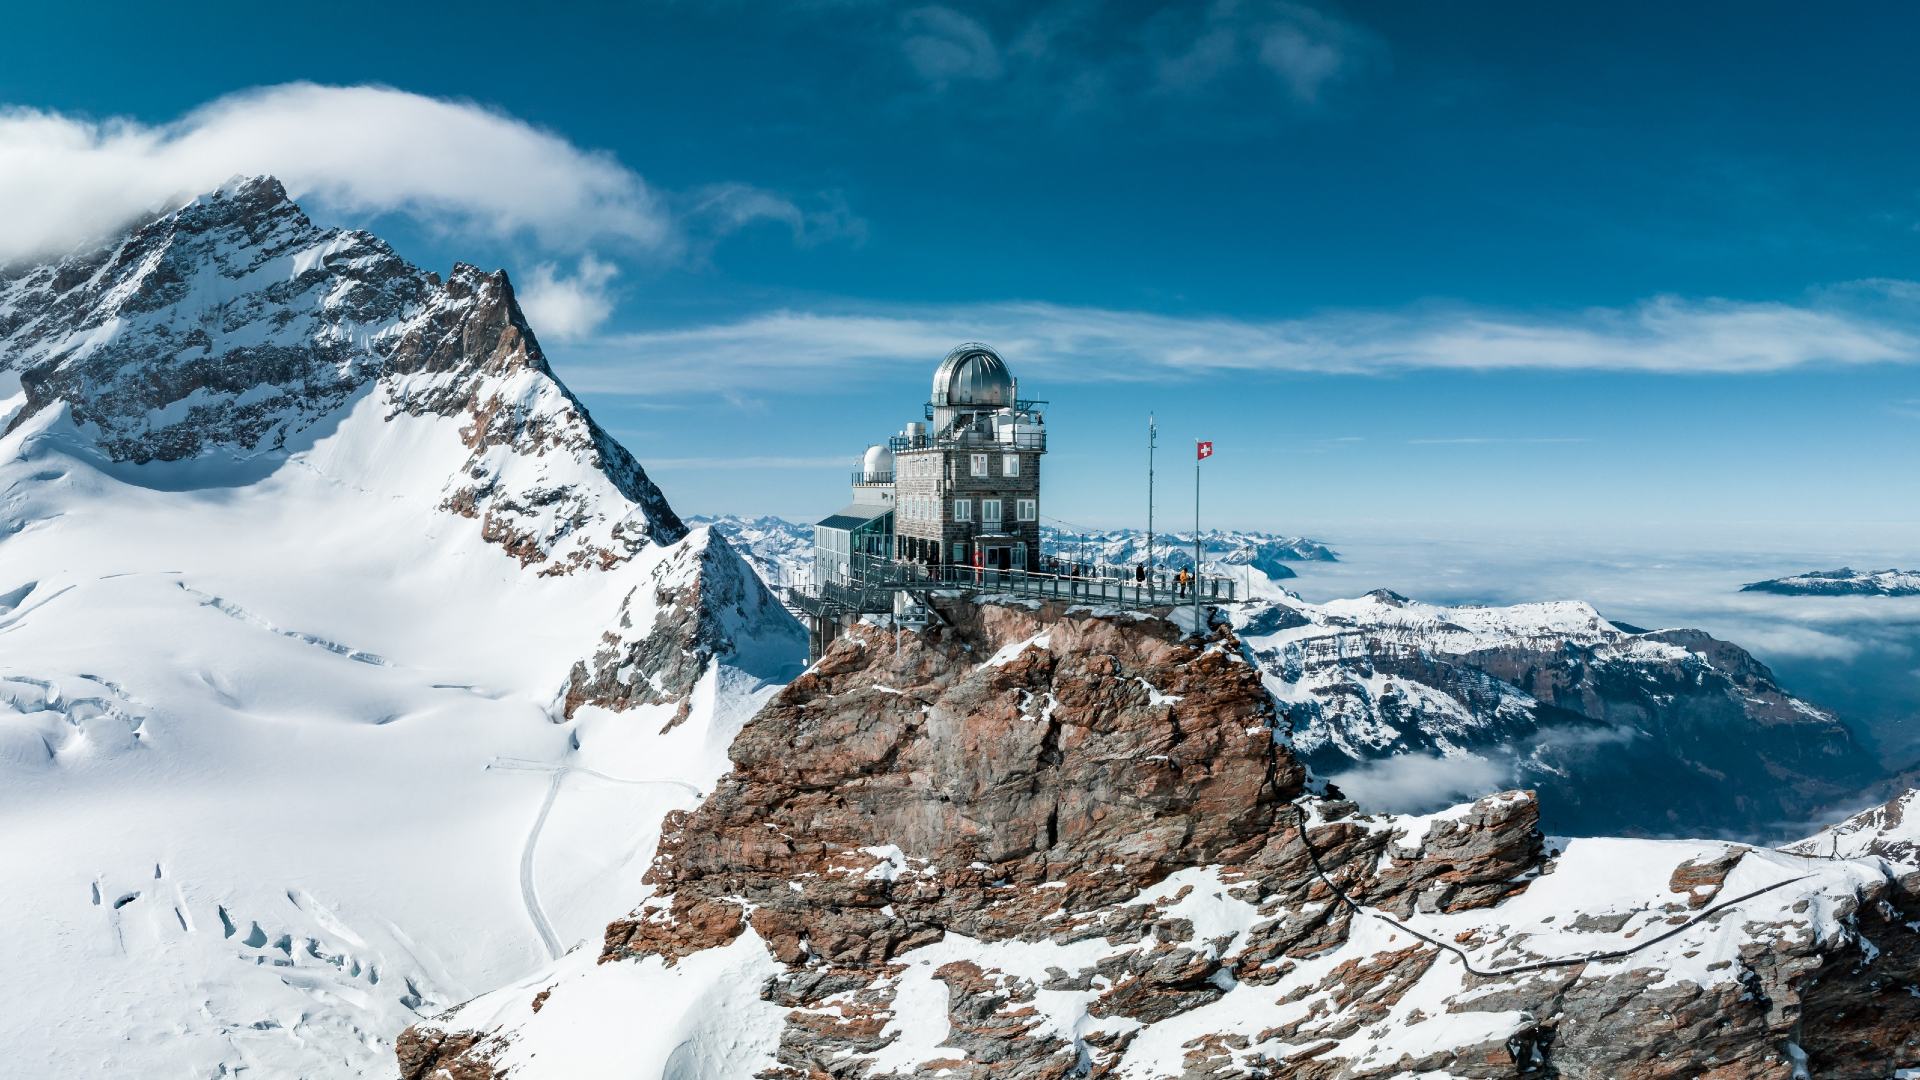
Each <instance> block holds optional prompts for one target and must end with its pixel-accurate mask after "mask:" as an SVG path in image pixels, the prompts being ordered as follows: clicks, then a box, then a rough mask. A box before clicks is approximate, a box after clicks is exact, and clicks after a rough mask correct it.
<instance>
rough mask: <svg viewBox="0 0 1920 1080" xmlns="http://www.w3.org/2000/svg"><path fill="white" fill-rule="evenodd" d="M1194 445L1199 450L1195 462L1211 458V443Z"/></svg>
mask: <svg viewBox="0 0 1920 1080" xmlns="http://www.w3.org/2000/svg"><path fill="white" fill-rule="evenodd" d="M1195 445H1196V446H1197V447H1199V450H1200V456H1199V458H1197V459H1196V460H1199V461H1205V460H1207V459H1208V458H1210V457H1212V456H1213V444H1212V443H1211V442H1203V443H1196V444H1195Z"/></svg>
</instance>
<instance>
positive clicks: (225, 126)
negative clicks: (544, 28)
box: [0, 83, 845, 264]
mask: <svg viewBox="0 0 1920 1080" xmlns="http://www.w3.org/2000/svg"><path fill="white" fill-rule="evenodd" d="M259 174H272V175H274V176H276V177H278V178H279V179H280V181H281V183H283V184H285V185H286V187H287V191H288V193H289V194H291V195H292V196H293V197H294V198H295V199H301V200H311V201H312V202H315V203H318V204H320V205H322V206H324V207H325V208H327V209H328V210H331V211H336V212H338V213H341V214H347V215H370V214H380V213H393V212H397V213H404V214H407V215H409V216H412V217H414V218H415V219H417V220H420V221H422V222H425V223H427V224H429V225H430V226H438V227H443V228H447V229H453V230H459V231H462V232H478V233H483V234H486V235H489V236H492V237H496V238H511V239H515V240H525V241H530V242H531V243H532V244H533V245H535V246H536V248H537V249H540V250H545V251H552V252H564V253H581V252H585V251H587V250H589V249H590V248H592V249H600V250H605V251H616V252H625V253H651V254H661V255H668V256H671V255H674V254H677V253H678V252H680V251H681V250H682V249H683V248H684V247H685V246H686V245H687V243H688V233H689V232H692V233H693V234H695V238H696V239H698V238H699V234H700V231H701V230H702V229H704V228H706V227H707V224H708V223H707V222H704V221H696V222H692V223H687V222H683V221H681V220H680V217H679V215H678V214H676V212H675V209H674V207H675V204H676V202H677V201H678V200H677V199H676V198H675V197H674V196H672V195H670V194H663V193H661V192H658V191H656V190H655V189H653V188H652V187H650V186H649V185H648V184H647V182H646V181H645V180H644V179H643V178H642V177H641V176H640V175H639V174H638V173H636V172H634V171H633V170H632V169H630V168H628V167H627V166H626V165H624V164H622V163H621V162H620V161H619V160H617V159H616V158H614V156H613V155H611V154H608V153H605V152H602V151H596V150H589V149H583V148H581V147H578V146H575V145H574V144H573V143H571V142H569V141H567V140H566V139H565V138H563V137H561V136H560V135H557V134H555V133H553V132H551V131H547V130H545V129H543V128H540V127H537V126H535V125H533V124H529V123H527V122H525V121H523V120H519V119H516V118H514V117H512V116H508V115H506V114H504V113H501V112H498V111H495V110H493V109H489V108H487V107H485V106H482V105H479V104H476V103H473V102H470V101H456V100H448V99H443V98H433V97H426V96H423V95H420V94H412V93H408V92H406V91H403V90H395V89H391V88H388V87H381V86H317V85H314V84H312V83H289V84H286V85H282V86H270V87H263V88H258V89H253V90H247V91H243V92H240V93H236V94H231V95H228V96H226V97H223V98H220V99H218V100H215V101H213V102H210V103H209V104H207V105H204V106H201V107H200V108H198V109H195V110H193V111H192V112H190V113H188V114H187V115H185V116H183V117H181V118H180V119H178V120H175V121H172V122H170V123H165V124H154V125H149V124H143V123H140V122H138V121H134V120H127V119H112V120H103V121H97V120H90V119H83V118H79V117H73V116H66V115H62V114H59V113H51V112H43V111H38V110H33V109H26V108H17V107H13V108H9V107H0V264H3V263H6V262H11V261H16V260H19V259H22V258H29V257H35V256H48V255H55V254H61V253H64V252H66V251H69V250H72V249H73V248H75V247H76V246H79V245H80V244H83V243H86V242H89V241H94V240H98V239H102V238H104V237H106V236H108V235H110V234H111V233H112V232H113V231H114V230H115V229H117V228H119V227H122V226H124V225H125V224H127V223H128V222H130V221H132V220H134V219H137V218H139V217H141V216H143V215H146V214H149V213H153V212H156V211H161V210H165V209H167V208H169V207H171V206H174V205H177V204H179V203H180V202H182V201H184V200H186V199H188V198H191V197H192V196H194V195H198V194H201V193H203V192H206V191H209V190H212V189H213V188H215V187H217V186H218V185H220V184H221V183H223V182H224V181H226V180H227V179H229V178H231V177H233V176H236V175H246V176H252V175H259ZM721 187H723V188H724V189H725V190H726V191H727V193H728V194H727V197H726V203H727V205H728V207H729V208H730V209H729V213H728V215H727V219H726V225H727V227H728V228H729V229H731V228H738V227H739V226H740V225H741V224H744V223H745V222H747V221H750V220H753V219H755V218H756V217H759V218H772V219H775V220H779V221H785V222H789V223H794V222H799V223H800V224H807V223H808V219H807V215H806V214H804V213H803V212H802V211H801V210H800V209H799V208H798V207H797V206H795V205H794V204H793V203H792V202H790V201H788V200H786V199H784V198H782V197H780V196H778V195H774V194H771V193H768V192H764V191H760V190H759V189H757V188H752V187H749V186H747V185H744V184H728V185H721ZM698 201H701V200H699V199H696V202H698ZM835 214H836V215H838V216H845V212H844V210H840V211H836V212H835ZM829 216H830V217H831V216H835V215H829ZM795 229H796V233H798V232H799V231H800V225H799V224H796V225H795Z"/></svg>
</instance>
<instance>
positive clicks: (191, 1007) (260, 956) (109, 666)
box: [0, 178, 806, 1077]
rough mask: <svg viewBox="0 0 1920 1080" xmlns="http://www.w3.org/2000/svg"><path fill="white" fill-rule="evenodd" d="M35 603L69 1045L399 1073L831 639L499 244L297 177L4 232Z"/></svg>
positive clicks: (6, 591)
mask: <svg viewBox="0 0 1920 1080" xmlns="http://www.w3.org/2000/svg"><path fill="white" fill-rule="evenodd" d="M0 634H4V636H5V641H6V648H5V650H3V651H4V655H3V656H0V827H4V828H5V830H6V832H7V834H8V835H9V836H10V837H13V838H15V840H16V841H17V843H16V844H15V845H14V846H15V849H17V850H15V851H13V852H12V853H13V854H14V855H15V857H14V858H12V859H10V860H8V861H7V863H6V866H5V867H4V868H0V894H4V895H6V896H7V897H8V898H9V903H10V905H11V906H12V908H13V909H14V910H15V913H16V915H17V917H18V921H19V922H20V923H21V925H23V926H29V927H31V928H32V932H30V933H27V934H25V935H23V940H20V941H17V942H16V943H15V945H16V948H15V951H14V955H13V956H12V957H11V958H10V960H11V963H12V967H11V969H10V970H13V971H15V972H16V973H18V975H19V978H17V979H16V980H15V981H16V983H17V984H18V985H19V986H23V987H25V986H31V987H32V988H33V989H32V991H31V992H30V993H23V994H18V995H16V996H15V997H14V998H13V999H10V1000H9V1001H8V1002H7V1006H8V1007H7V1008H6V1009H4V1010H0V1044H3V1045H6V1046H7V1047H8V1048H9V1051H10V1052H11V1053H12V1054H13V1055H14V1058H13V1060H12V1061H10V1062H9V1064H10V1065H12V1064H15V1063H17V1068H15V1069H14V1070H13V1071H14V1072H20V1073H22V1074H23V1075H34V1076H42V1075H45V1076H55V1075H79V1074H86V1075H103V1076H157V1075H194V1076H216V1075H234V1074H236V1073H240V1072H246V1073H247V1074H248V1075H259V1076H329V1077H332V1076H343V1077H344V1076H390V1075H391V1074H392V1071H393V1069H392V1063H391V1057H390V1049H389V1047H390V1043H391V1040H392V1038H393V1036H394V1035H395V1034H397V1033H398V1032H399V1031H400V1030H401V1029H402V1028H404V1027H405V1026H406V1025H408V1024H410V1023H413V1022H415V1021H417V1020H418V1019H419V1018H420V1017H421V1016H423V1015H425V1014H427V1013H431V1012H433V1011H436V1010H437V1009H439V1008H442V1007H445V1006H446V1005H449V1004H451V1003H453V1002H457V1001H461V1000H464V999H466V998H469V997H471V996H473V995H474V994H476V993H479V992H480V991H482V990H485V989H488V988H491V987H495V986H499V985H502V984H504V983H507V982H511V981H513V980H514V979H517V978H520V977H522V976H523V975H525V974H526V973H527V972H528V971H531V970H534V969H535V968H536V967H538V966H539V965H541V964H543V963H545V962H547V961H549V960H551V959H552V958H553V957H555V956H556V955H558V954H559V953H561V952H562V951H564V950H565V949H567V948H569V947H571V946H573V945H575V944H577V943H578V942H580V941H582V940H585V939H589V938H596V937H597V936H598V935H599V933H600V931H601V928H602V927H603V926H604V925H605V924H606V922H607V920H608V919H609V918H612V917H613V916H615V915H618V914H620V913H622V912H624V911H625V910H627V908H628V907H630V905H631V903H632V898H633V897H634V896H635V895H641V894H643V891H644V890H643V884H642V882H641V881H640V876H641V874H642V872H643V871H644V869H645V866H646V857H647V855H648V854H649V853H650V852H651V851H652V848H653V838H654V836H655V833H656V831H657V828H658V825H659V822H660V820H661V818H662V817H663V815H665V814H666V813H667V812H668V811H669V810H672V809H683V808H686V807H689V806H691V805H692V803H693V802H694V800H695V799H696V798H697V797H698V795H699V793H700V792H701V791H702V790H705V789H707V788H710V787H711V786H712V784H713V782H714V780H715V778H716V777H717V776H718V775H719V774H720V773H722V772H723V771H724V770H725V768H726V765H727V761H726V754H725V751H726V747H727V745H728V743H729V742H730V741H731V738H732V736H733V734H734V732H735V731H737V730H738V728H739V726H740V725H741V724H742V723H743V722H744V720H745V718H746V716H747V715H748V714H750V713H752V712H753V711H754V709H755V708H756V707H757V706H758V704H759V703H760V702H762V701H764V700H765V699H766V698H767V697H768V696H769V695H770V694H771V693H772V692H773V691H774V689H776V688H777V686H778V684H779V683H780V682H781V681H783V680H785V679H787V678H789V677H791V676H792V675H793V674H794V673H796V672H797V671H798V670H799V669H800V668H801V667H802V666H804V658H805V655H806V641H805V633H804V631H803V630H802V629H801V627H800V626H799V625H798V623H796V622H795V621H794V620H793V618H792V617H791V616H790V615H788V614H787V612H786V611H785V610H784V609H782V608H781V607H780V606H779V605H778V604H777V603H775V602H774V601H773V598H772V597H771V595H770V594H769V593H768V592H767V590H766V589H765V588H764V587H762V586H761V585H760V583H759V581H758V580H757V579H756V578H754V577H753V575H752V574H751V572H750V571H749V570H748V569H747V568H746V566H745V565H744V564H743V563H742V562H741V561H740V559H739V558H738V557H737V556H736V555H735V553H734V551H733V549H732V548H731V547H730V546H729V545H728V544H727V543H726V542H725V541H724V539H722V538H721V537H720V536H719V535H717V534H715V533H713V532H711V531H709V530H692V531H689V530H688V529H687V527H686V526H685V525H684V524H683V523H682V522H681V520H680V519H679V518H678V517H677V516H676V515H675V514H674V512H673V510H672V509H671V507H669V506H668V505H667V502H666V500H665V498H664V497H662V495H661V493H660V492H659V491H658V490H657V489H656V488H655V487H654V485H653V484H652V482H651V481H650V480H648V478H647V476H646V474H645V472H644V471H643V470H642V469H641V467H640V466H639V464H638V463H637V462H635V461H634V460H633V458H632V457H631V456H630V455H629V454H628V453H627V452H626V451H625V450H624V449H622V448H621V447H620V446H619V444H618V443H617V442H615V441H614V440H613V439H612V438H611V437H610V436H609V435H608V434H607V433H606V432H604V431H603V430H602V429H601V428H600V427H599V426H598V425H596V424H595V423H594V421H593V419H592V417H591V416H589V415H588V413H587V410H586V409H585V408H583V407H582V406H581V404H580V402H579V401H578V400H576V399H575V398H574V397H573V396H572V395H571V394H570V393H568V391H567V389H566V388H565V387H564V386H563V385H562V384H561V383H560V382H559V381H558V379H557V378H556V377H555V376H554V374H553V372H552V371H551V370H550V368H549V366H548V364H547V361H546V358H545V357H544V355H543V354H542V352H541V350H540V346H539V342H538V340H537V339H536V337H535V336H534V332H533V329H532V328H531V327H530V326H529V325H528V324H527V322H526V320H525V318H524V317H523V316H522V313H521V311H520V309H519V307H518V305H517V303H516V302H515V299H514V294H513V288H512V284H511V282H509V281H508V279H507V276H506V275H505V274H504V273H500V272H486V271H482V270H480V269H479V268H476V267H473V266H467V265H460V266H456V267H455V268H454V269H453V271H452V273H451V274H449V275H448V276H446V277H445V278H441V277H438V276H436V275H434V274H430V273H427V272H425V271H422V270H420V269H418V268H416V267H414V266H412V265H410V264H408V263H407V262H406V261H405V260H404V259H402V258H400V257H399V256H398V255H397V254H396V253H395V252H394V251H393V250H392V249H391V248H390V247H389V246H388V245H386V244H385V243H383V242H382V241H380V240H379V239H377V238H375V237H373V236H371V235H369V234H366V233H362V232H351V231H341V230H327V229H322V228H319V227H317V226H316V225H314V223H313V222H312V221H310V220H309V219H308V218H307V217H306V215H305V214H303V213H301V211H300V209H299V207H298V206H296V205H295V204H293V203H292V202H291V201H289V200H288V199H287V198H286V194H285V192H284V191H283V190H282V189H281V187H280V185H279V184H277V183H275V182H274V181H272V180H271V179H268V178H254V179H249V180H242V181H237V182H234V183H231V184H228V185H225V186H223V187H222V188H221V189H220V190H218V191H216V192H212V193H209V194H207V195H204V196H201V197H200V198H197V199H194V200H192V201H190V202H185V203H183V205H181V206H178V207H176V208H175V209H173V210H171V211H169V212H168V213H166V214H161V215H157V216H156V217H155V218H153V219H152V220H150V221H147V222H145V223H143V224H141V225H139V226H137V227H135V228H132V229H129V230H128V231H127V232H126V233H124V234H123V235H122V236H120V237H119V238H118V239H116V240H114V241H113V242H112V243H110V244H108V245H106V246H104V247H102V248H99V249H97V250H93V251H89V252H85V253H81V254H77V255H74V256H71V257H68V258H64V259H60V260H57V261H54V262H52V263H49V264H47V265H44V266H33V267H18V268H13V269H9V270H0ZM9 871H10V873H9ZM4 1071H7V1070H6V1069H5V1068H0V1072H4Z"/></svg>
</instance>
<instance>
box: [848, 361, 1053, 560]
mask: <svg viewBox="0 0 1920 1080" xmlns="http://www.w3.org/2000/svg"><path fill="white" fill-rule="evenodd" d="M1043 404H1044V403H1043V402H1039V401H1029V400H1025V399H1023V398H1021V397H1020V394H1019V384H1018V382H1017V381H1016V380H1015V379H1014V378H1013V375H1012V373H1011V372H1009V371H1008V370H1007V365H1006V362H1005V361H1004V360H1002V359H1001V358H1000V355H999V354H998V353H996V352H994V351H993V350H992V349H990V348H988V347H987V346H985V345H982V344H979V343H978V342H969V343H967V344H965V345H961V346H960V347H958V348H956V349H954V350H953V351H952V352H950V353H948V354H947V356H946V359H944V360H942V361H941V362H940V366H939V368H938V369H936V370H935V372H934V375H933V394H932V396H931V397H930V398H929V399H928V401H927V403H926V406H925V408H924V410H923V415H924V421H914V422H912V423H909V424H907V425H906V426H905V427H903V428H901V430H900V433H899V434H897V435H895V436H893V437H892V438H891V439H889V440H888V441H887V444H886V445H884V446H874V447H871V448H869V449H868V451H867V453H866V456H865V457H863V458H862V459H861V464H860V468H859V469H858V470H857V471H856V472H855V475H854V485H853V501H852V502H851V503H849V504H848V505H847V506H846V507H845V508H843V509H841V510H840V511H839V512H838V513H836V514H834V515H832V516H831V517H828V518H825V519H823V520H821V521H820V522H818V523H816V524H815V526H814V547H815V552H814V564H815V580H816V581H818V582H822V583H835V582H837V583H853V582H854V580H855V579H857V578H858V577H859V576H860V575H859V572H858V568H859V566H860V565H861V561H860V557H861V556H874V555H878V556H881V557H884V558H889V559H900V560H909V561H912V562H918V563H922V564H925V565H928V566H935V567H939V566H978V567H982V568H988V569H995V570H1038V569H1039V568H1040V459H1041V457H1042V456H1043V455H1045V454H1046V452H1047V436H1046V428H1045V417H1044V416H1043V415H1042V413H1041V411H1040V408H1041V406H1042V405H1043Z"/></svg>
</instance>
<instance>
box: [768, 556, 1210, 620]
mask: <svg viewBox="0 0 1920 1080" xmlns="http://www.w3.org/2000/svg"><path fill="white" fill-rule="evenodd" d="M1238 584H1239V583H1238V582H1236V581H1235V580H1234V579H1233V578H1229V577H1216V576H1214V575H1211V574H1202V575H1199V576H1198V577H1196V578H1195V579H1194V580H1193V582H1192V583H1191V584H1187V585H1178V584H1176V583H1175V581H1174V579H1173V576H1172V575H1170V574H1167V573H1161V574H1157V575H1149V577H1148V578H1147V579H1146V580H1145V581H1141V580H1139V579H1137V578H1136V577H1135V576H1134V570H1133V568H1132V567H1119V566H1114V567H1093V568H1090V569H1088V570H1086V571H1083V572H1082V573H1080V574H1078V575H1075V574H1073V573H1065V574H1061V573H1041V572H1036V571H1031V570H996V569H994V568H992V567H978V566H952V565H946V566H928V565H927V564H925V563H919V562H910V561H902V560H898V559H885V558H879V557H872V556H858V555H856V556H854V557H853V560H852V561H851V562H850V564H849V567H848V574H847V576H846V578H845V579H843V580H834V581H824V582H816V583H814V584H811V585H805V586H798V587H795V588H794V589H792V590H789V592H790V599H791V600H792V602H793V603H794V604H795V605H796V606H799V607H801V608H802V609H804V610H806V611H808V612H811V613H816V614H832V613H836V612H839V613H847V614H875V613H880V612H888V611H892V610H893V594H894V593H897V592H901V591H903V590H942V589H953V590H958V591H961V592H970V593H980V594H989V593H991V594H1004V595H1011V596H1018V597H1025V598H1031V599H1041V600H1064V601H1067V602H1069V603H1075V602H1078V603H1086V604H1093V605H1103V606H1108V607H1120V608H1130V609H1141V608H1160V607H1177V606H1180V605H1182V604H1191V603H1193V602H1194V601H1195V598H1196V595H1197V597H1198V600H1199V602H1201V603H1207V604H1230V603H1234V602H1236V601H1237V600H1238V599H1239V597H1238V588H1237V587H1238Z"/></svg>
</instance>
